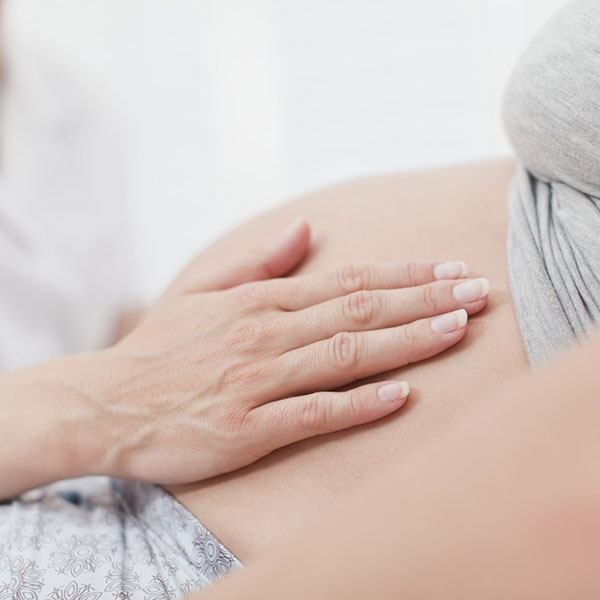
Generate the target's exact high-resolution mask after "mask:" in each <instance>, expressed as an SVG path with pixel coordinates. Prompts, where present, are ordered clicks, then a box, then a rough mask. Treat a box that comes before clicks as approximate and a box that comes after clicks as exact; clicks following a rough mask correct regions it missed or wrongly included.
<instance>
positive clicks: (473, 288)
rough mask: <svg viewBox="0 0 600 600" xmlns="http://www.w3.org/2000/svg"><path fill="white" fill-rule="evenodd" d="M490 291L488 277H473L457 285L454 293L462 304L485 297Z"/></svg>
mask: <svg viewBox="0 0 600 600" xmlns="http://www.w3.org/2000/svg"><path fill="white" fill-rule="evenodd" d="M489 291H490V282H489V281H488V280H487V279H471V280H470V281H465V282H463V283H459V284H458V285H455V286H454V289H453V290H452V293H453V294H454V297H455V298H456V299H457V300H458V301H459V302H461V303H462V304H469V303H470V302H477V300H481V299H482V298H485V297H486V296H487V295H488V293H489Z"/></svg>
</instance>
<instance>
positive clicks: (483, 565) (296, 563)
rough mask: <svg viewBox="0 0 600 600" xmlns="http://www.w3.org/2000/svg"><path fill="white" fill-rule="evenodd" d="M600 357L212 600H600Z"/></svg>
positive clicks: (395, 472) (498, 414) (369, 488)
mask: <svg viewBox="0 0 600 600" xmlns="http://www.w3.org/2000/svg"><path fill="white" fill-rule="evenodd" d="M598 356H600V341H599V340H597V341H596V342H595V343H594V344H593V345H592V346H588V347H586V348H583V349H581V350H578V351H577V352H576V353H574V354H573V355H572V356H571V357H570V358H568V359H565V360H563V361H561V362H560V363H559V365H558V366H556V367H555V368H554V369H552V370H551V371H550V370H548V371H546V372H545V373H543V374H540V375H539V376H538V377H536V378H532V379H531V380H527V381H521V382H519V383H518V384H515V385H512V386H508V387H507V388H506V389H505V390H503V391H502V393H499V394H498V395H497V396H496V397H495V398H492V399H490V402H489V403H484V405H483V407H482V408H481V409H480V410H479V411H477V412H476V413H473V414H472V415H471V416H470V417H469V418H468V419H466V420H465V421H463V422H462V423H461V424H460V425H459V426H457V427H455V428H454V429H453V430H452V431H451V432H450V433H449V434H448V435H447V436H445V437H444V438H441V439H438V440H436V441H435V442H434V443H432V444H431V445H430V446H429V447H428V449H427V451H424V452H419V454H418V455H413V456H412V457H410V458H409V459H408V460H406V461H405V462H403V463H402V465H401V466H400V465H398V466H394V467H392V468H391V469H386V472H385V474H381V475H379V476H378V477H376V478H374V479H373V480H372V481H371V482H370V483H369V484H366V483H365V484H363V485H362V486H361V488H362V489H361V490H360V491H357V492H356V493H355V494H354V495H353V496H352V497H348V498H346V499H344V500H342V501H341V502H340V503H339V504H337V505H336V506H335V507H332V508H333V510H332V511H331V512H329V513H327V514H326V515H323V517H322V519H321V520H320V521H319V522H315V523H314V524H313V527H311V528H310V529H307V530H306V531H305V533H304V534H303V536H302V537H299V538H297V539H295V540H293V541H292V540H290V542H289V544H288V545H287V546H286V547H285V549H281V550H280V551H279V552H278V554H277V555H276V556H270V557H269V560H268V561H267V560H265V561H264V562H262V563H259V564H256V565H254V566H251V567H250V568H249V569H248V570H247V572H246V573H243V574H241V575H240V576H237V577H234V578H232V579H231V580H230V581H227V582H224V584H222V586H217V587H216V588H215V589H214V590H213V591H211V592H209V593H207V594H206V595H205V596H201V597H203V598H204V597H205V598H206V599H207V600H208V599H209V598H210V599H214V600H217V599H220V598H227V599H228V600H235V599H236V598H244V600H252V599H253V598H260V599H261V600H268V599H269V598H282V597H285V598H287V599H288V600H293V599H294V598H313V599H315V600H319V599H323V600H325V599H327V600H330V599H358V598H377V599H390V600H391V599H392V598H398V597H403V598H439V597H444V598H461V599H470V598H472V599H473V600H475V599H479V598H483V597H484V598H489V599H494V598H498V599H500V598H507V597H510V598H511V599H513V600H520V599H523V600H525V599H527V600H533V599H535V598H540V599H541V598H544V599H547V598H566V597H577V598H596V597H598V594H599V589H600V586H599V584H598V581H597V576H596V575H597V567H596V564H595V559H596V557H597V556H598V554H599V553H600V471H599V470H598V468H597V459H596V457H597V456H598V455H599V453H600V435H598V432H599V431H600V402H598V397H599V395H600V393H599V390H600V372H599V370H598V368H597V364H598V358H597V357H598ZM265 558H266V557H265Z"/></svg>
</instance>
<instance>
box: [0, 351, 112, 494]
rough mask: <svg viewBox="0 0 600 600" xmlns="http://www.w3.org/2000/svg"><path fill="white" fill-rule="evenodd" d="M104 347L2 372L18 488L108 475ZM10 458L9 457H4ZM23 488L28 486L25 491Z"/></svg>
mask: <svg viewBox="0 0 600 600" xmlns="http://www.w3.org/2000/svg"><path fill="white" fill-rule="evenodd" d="M103 363H104V355H103V353H102V352H98V353H91V354H85V355H78V356H71V357H65V358H61V359H58V360H53V361H50V362H47V363H43V364H40V365H36V366H33V367H29V368H26V369H19V370H16V371H11V372H7V373H4V374H2V376H1V377H2V379H1V382H2V397H3V406H4V407H5V408H6V412H5V414H6V416H7V418H6V419H5V422H6V423H7V424H8V427H10V428H11V430H12V431H7V432H6V434H7V435H6V437H5V443H6V446H5V447H6V448H7V449H9V448H10V447H11V446H12V447H13V448H14V449H15V450H14V453H13V452H12V451H10V452H11V454H12V455H13V457H14V458H13V459H12V463H14V464H12V463H11V464H6V465H4V466H5V468H6V469H7V471H5V472H7V473H10V474H11V476H12V475H13V474H14V476H15V477H14V479H15V482H18V481H21V485H20V486H19V485H17V484H15V486H16V487H21V488H23V489H27V488H30V487H37V486H39V485H43V484H46V483H50V482H52V481H57V480H59V479H68V478H72V477H79V476H83V475H95V474H102V468H103V464H104V456H105V454H106V447H107V431H110V428H109V424H108V423H107V421H108V419H107V415H106V413H105V411H104V409H103V404H104V398H105V394H104V390H103V378H102V371H103ZM3 462H4V461H3ZM19 491H23V490H19Z"/></svg>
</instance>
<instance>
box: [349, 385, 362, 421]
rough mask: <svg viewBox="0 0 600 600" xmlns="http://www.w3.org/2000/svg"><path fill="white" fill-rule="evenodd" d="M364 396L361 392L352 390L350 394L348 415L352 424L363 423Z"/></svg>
mask: <svg viewBox="0 0 600 600" xmlns="http://www.w3.org/2000/svg"><path fill="white" fill-rule="evenodd" d="M363 406H364V402H363V394H362V392H361V391H360V390H350V392H348V414H349V417H350V421H351V422H352V423H358V422H360V421H361V417H362V414H363V412H364V411H363Z"/></svg>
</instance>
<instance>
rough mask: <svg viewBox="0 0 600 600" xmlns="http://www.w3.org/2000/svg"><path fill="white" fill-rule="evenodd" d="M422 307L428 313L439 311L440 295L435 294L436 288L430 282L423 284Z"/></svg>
mask: <svg viewBox="0 0 600 600" xmlns="http://www.w3.org/2000/svg"><path fill="white" fill-rule="evenodd" d="M423 307H424V309H425V311H427V313H429V314H437V313H438V312H440V308H441V301H440V297H439V295H438V294H437V291H436V288H435V287H434V286H433V285H431V284H429V285H426V286H423Z"/></svg>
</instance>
